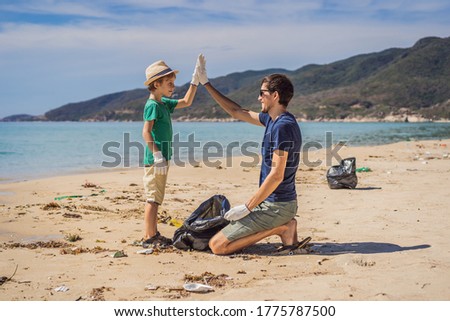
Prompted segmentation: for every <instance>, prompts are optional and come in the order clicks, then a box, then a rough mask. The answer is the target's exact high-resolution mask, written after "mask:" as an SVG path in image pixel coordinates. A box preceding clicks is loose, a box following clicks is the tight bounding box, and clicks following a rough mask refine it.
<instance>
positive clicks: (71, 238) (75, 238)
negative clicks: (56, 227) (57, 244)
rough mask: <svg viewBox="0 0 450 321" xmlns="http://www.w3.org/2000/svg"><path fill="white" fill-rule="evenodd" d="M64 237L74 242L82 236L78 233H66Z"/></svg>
mask: <svg viewBox="0 0 450 321" xmlns="http://www.w3.org/2000/svg"><path fill="white" fill-rule="evenodd" d="M64 239H66V240H67V241H69V242H76V241H80V240H81V239H82V238H81V236H79V235H78V234H67V235H66V236H65V237H64Z"/></svg>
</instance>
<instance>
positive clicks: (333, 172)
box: [327, 157, 358, 189]
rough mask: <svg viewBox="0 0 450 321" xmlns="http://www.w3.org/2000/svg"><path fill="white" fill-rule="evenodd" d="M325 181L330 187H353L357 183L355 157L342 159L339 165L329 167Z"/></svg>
mask: <svg viewBox="0 0 450 321" xmlns="http://www.w3.org/2000/svg"><path fill="white" fill-rule="evenodd" d="M327 181H328V186H329V187H330V188H331V189H340V188H351V189H353V188H355V187H356V185H357V184H358V177H356V158H355V157H350V158H346V159H343V160H341V164H340V165H336V166H332V167H330V168H329V169H328V172H327Z"/></svg>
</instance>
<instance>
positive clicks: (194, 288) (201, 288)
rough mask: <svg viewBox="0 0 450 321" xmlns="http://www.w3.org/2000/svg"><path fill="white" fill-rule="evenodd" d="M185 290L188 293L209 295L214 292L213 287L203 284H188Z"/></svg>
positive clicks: (185, 285) (184, 286)
mask: <svg viewBox="0 0 450 321" xmlns="http://www.w3.org/2000/svg"><path fill="white" fill-rule="evenodd" d="M183 288H184V289H185V290H186V291H188V292H196V293H207V292H212V291H214V288H213V287H212V286H209V285H206V284H201V283H186V284H184V285H183Z"/></svg>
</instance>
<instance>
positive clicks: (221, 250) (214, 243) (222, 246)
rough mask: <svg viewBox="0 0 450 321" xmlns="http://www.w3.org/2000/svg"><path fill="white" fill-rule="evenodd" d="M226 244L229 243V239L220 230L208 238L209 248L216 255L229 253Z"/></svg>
mask: <svg viewBox="0 0 450 321" xmlns="http://www.w3.org/2000/svg"><path fill="white" fill-rule="evenodd" d="M228 244H230V241H229V240H228V239H227V238H226V236H225V235H224V234H223V233H221V232H219V233H217V234H216V235H214V236H213V237H212V238H211V239H210V240H209V248H210V249H211V251H212V252H213V253H214V254H218V255H225V254H229V253H228V252H227V246H228Z"/></svg>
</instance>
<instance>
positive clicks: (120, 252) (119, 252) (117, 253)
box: [111, 251, 128, 259]
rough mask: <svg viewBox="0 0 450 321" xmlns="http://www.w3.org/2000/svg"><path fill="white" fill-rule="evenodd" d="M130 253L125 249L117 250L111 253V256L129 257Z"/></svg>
mask: <svg viewBox="0 0 450 321" xmlns="http://www.w3.org/2000/svg"><path fill="white" fill-rule="evenodd" d="M127 256H128V255H126V254H125V252H124V251H117V252H115V253H114V254H113V255H111V257H113V258H115V259H116V258H119V257H127Z"/></svg>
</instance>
